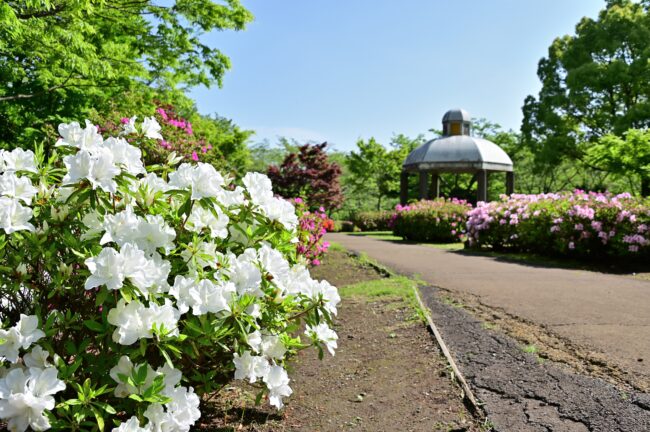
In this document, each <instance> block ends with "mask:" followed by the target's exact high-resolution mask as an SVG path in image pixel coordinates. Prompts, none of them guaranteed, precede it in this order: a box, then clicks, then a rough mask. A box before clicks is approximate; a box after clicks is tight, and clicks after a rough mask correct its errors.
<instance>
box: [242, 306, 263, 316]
mask: <svg viewBox="0 0 650 432" xmlns="http://www.w3.org/2000/svg"><path fill="white" fill-rule="evenodd" d="M246 313H247V314H248V315H250V316H252V317H253V318H255V319H258V318H259V317H261V316H262V307H261V306H260V305H259V304H257V303H253V304H252V305H250V306H248V307H247V308H246Z"/></svg>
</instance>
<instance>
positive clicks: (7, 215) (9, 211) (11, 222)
mask: <svg viewBox="0 0 650 432" xmlns="http://www.w3.org/2000/svg"><path fill="white" fill-rule="evenodd" d="M32 216H33V212H32V209H31V208H29V207H23V206H22V204H20V202H18V200H15V199H12V198H7V197H0V228H2V229H4V230H5V232H6V233H7V234H11V233H13V232H16V231H23V230H27V231H34V230H35V229H36V228H35V227H34V225H32V224H31V223H30V222H29V220H30V219H31V218H32Z"/></svg>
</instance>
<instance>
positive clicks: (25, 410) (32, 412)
mask: <svg viewBox="0 0 650 432" xmlns="http://www.w3.org/2000/svg"><path fill="white" fill-rule="evenodd" d="M57 374H58V371H57V370H56V369H55V368H53V367H49V368H45V369H40V368H35V367H32V368H29V369H28V372H27V374H25V372H24V371H23V370H22V369H13V370H11V371H10V372H9V373H7V375H6V376H5V377H4V378H3V379H1V380H0V419H4V420H6V421H7V426H8V428H9V430H11V431H18V432H23V431H25V430H27V428H28V427H31V428H32V429H33V430H36V431H42V430H46V429H49V428H50V422H49V421H48V419H47V417H46V416H45V414H44V411H45V410H52V409H54V404H55V401H54V397H53V396H52V395H54V394H55V393H58V392H60V391H62V390H65V383H64V382H63V381H61V380H60V379H58V377H57Z"/></svg>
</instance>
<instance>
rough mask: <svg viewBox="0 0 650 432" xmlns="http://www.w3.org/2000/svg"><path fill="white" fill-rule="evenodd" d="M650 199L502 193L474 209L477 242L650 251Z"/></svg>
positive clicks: (588, 253)
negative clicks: (649, 201)
mask: <svg viewBox="0 0 650 432" xmlns="http://www.w3.org/2000/svg"><path fill="white" fill-rule="evenodd" d="M649 227H650V205H649V204H648V202H647V200H645V201H644V200H642V199H638V198H634V197H632V196H631V195H630V194H628V193H624V194H619V195H614V194H611V193H596V192H584V191H580V190H576V191H575V192H573V193H561V194H539V195H519V194H515V195H511V196H505V195H502V196H501V199H500V200H499V201H493V202H489V203H486V202H480V203H479V204H478V205H477V207H476V208H474V209H473V210H471V211H470V212H469V213H468V220H467V232H468V239H469V243H470V245H471V246H474V247H480V246H491V247H493V248H496V249H510V250H518V251H528V252H535V253H542V254H550V255H571V256H576V257H586V258H604V257H638V258H640V257H642V256H647V255H648V253H649V252H650V229H649Z"/></svg>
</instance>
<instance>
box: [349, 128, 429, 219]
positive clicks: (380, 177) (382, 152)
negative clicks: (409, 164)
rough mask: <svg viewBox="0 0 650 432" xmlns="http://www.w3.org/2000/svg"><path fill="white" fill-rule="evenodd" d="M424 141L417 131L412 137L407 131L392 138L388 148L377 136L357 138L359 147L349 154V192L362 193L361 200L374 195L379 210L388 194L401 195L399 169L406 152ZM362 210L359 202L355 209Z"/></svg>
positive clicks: (406, 154)
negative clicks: (405, 133) (416, 134)
mask: <svg viewBox="0 0 650 432" xmlns="http://www.w3.org/2000/svg"><path fill="white" fill-rule="evenodd" d="M423 142H424V137H423V136H422V135H418V136H417V137H416V138H414V139H411V138H409V137H407V136H405V135H402V134H400V135H396V136H394V137H393V138H392V140H391V143H390V146H391V148H390V149H388V148H386V147H384V146H383V145H381V144H380V143H379V142H377V140H375V139H374V138H370V139H368V140H367V141H364V140H362V139H360V140H359V141H357V150H356V151H352V152H350V155H349V156H348V158H347V166H348V169H349V177H348V178H347V179H346V186H347V188H346V189H347V191H348V192H349V194H350V195H353V196H356V197H360V198H361V200H362V201H368V198H371V199H372V200H373V201H374V202H375V205H374V207H375V208H376V209H377V210H380V209H381V208H382V204H383V201H384V200H385V198H390V197H397V196H399V189H400V173H401V172H402V164H403V163H404V160H405V159H406V156H408V154H409V153H410V152H411V151H412V150H413V149H415V148H416V147H417V146H419V145H420V144H422V143H423ZM360 209H361V210H363V209H365V206H363V205H362V204H361V203H359V205H358V207H357V208H356V209H354V210H360Z"/></svg>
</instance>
